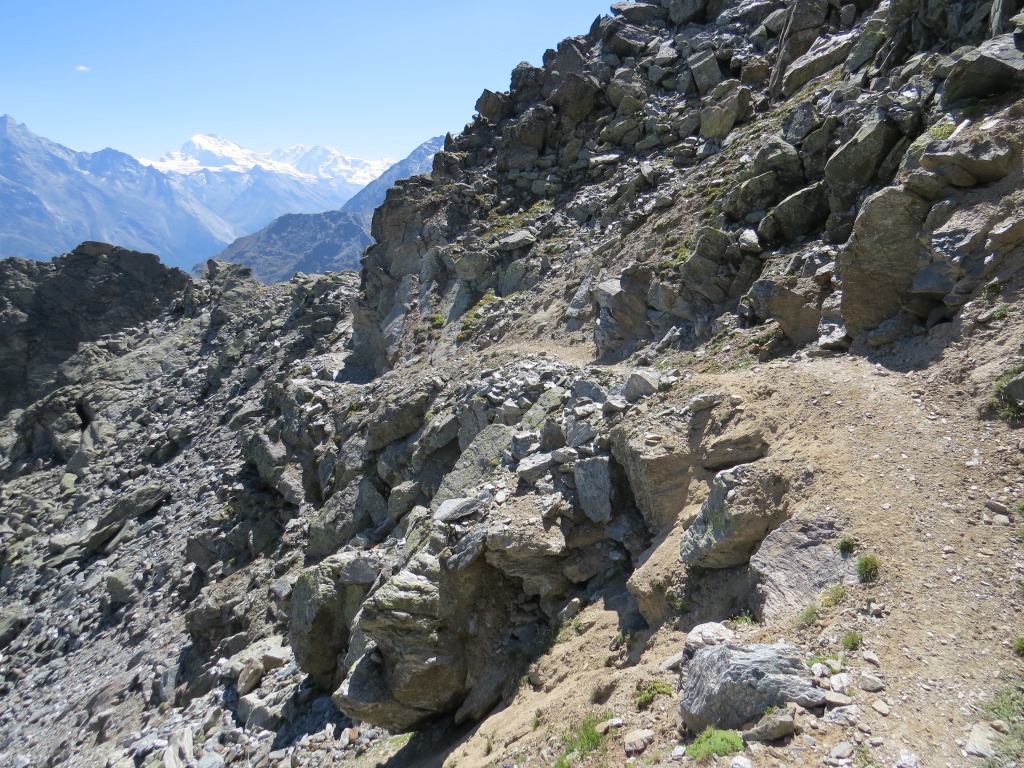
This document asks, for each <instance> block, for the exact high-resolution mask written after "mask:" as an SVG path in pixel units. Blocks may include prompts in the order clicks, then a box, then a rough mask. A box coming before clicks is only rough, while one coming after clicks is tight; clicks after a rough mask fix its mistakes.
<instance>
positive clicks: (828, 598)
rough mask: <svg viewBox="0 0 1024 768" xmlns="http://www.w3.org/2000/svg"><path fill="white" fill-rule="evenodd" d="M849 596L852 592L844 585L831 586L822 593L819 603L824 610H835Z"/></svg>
mask: <svg viewBox="0 0 1024 768" xmlns="http://www.w3.org/2000/svg"><path fill="white" fill-rule="evenodd" d="M849 594H850V591H849V590H848V589H847V588H846V587H845V586H843V585H842V584H829V585H828V586H827V587H825V589H823V590H822V591H821V595H820V596H819V597H818V601H819V602H820V603H821V606H822V608H834V607H835V606H837V605H839V604H840V603H841V602H843V601H844V600H845V599H846V598H847V596H848V595H849Z"/></svg>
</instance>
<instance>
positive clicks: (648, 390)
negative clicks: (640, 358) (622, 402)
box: [622, 371, 659, 403]
mask: <svg viewBox="0 0 1024 768" xmlns="http://www.w3.org/2000/svg"><path fill="white" fill-rule="evenodd" d="M658 381H659V377H658V376H656V375H654V374H650V373H645V372H643V371H636V372H634V373H631V374H629V378H627V379H626V384H625V386H624V388H623V391H622V394H623V397H625V398H626V400H628V401H629V402H631V403H635V402H637V401H638V400H641V399H642V398H645V397H650V396H651V395H653V394H654V393H655V392H657V391H658Z"/></svg>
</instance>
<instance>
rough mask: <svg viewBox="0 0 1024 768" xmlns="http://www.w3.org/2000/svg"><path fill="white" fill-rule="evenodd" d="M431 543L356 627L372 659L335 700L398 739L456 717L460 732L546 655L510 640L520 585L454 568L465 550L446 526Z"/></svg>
mask: <svg viewBox="0 0 1024 768" xmlns="http://www.w3.org/2000/svg"><path fill="white" fill-rule="evenodd" d="M423 534H424V535H425V536H426V538H425V540H424V542H423V544H422V546H421V548H420V550H419V551H418V552H417V553H416V554H415V555H414V556H413V557H412V559H411V560H410V561H409V562H408V563H407V564H406V566H405V567H404V568H403V569H402V570H401V571H399V572H398V573H397V574H395V575H394V576H392V577H391V578H390V579H389V580H388V581H387V582H386V583H385V584H383V585H382V586H381V587H380V588H379V589H377V590H376V591H375V592H373V593H372V594H371V595H370V596H369V597H368V598H367V599H366V600H365V601H364V603H363V606H362V609H361V610H360V612H359V615H358V617H357V618H356V620H355V625H356V627H358V630H359V631H360V632H361V633H363V634H364V635H365V637H366V639H367V645H366V650H365V652H363V653H362V654H361V655H359V656H358V658H356V659H355V661H354V662H353V663H351V664H350V665H349V666H348V668H347V669H345V670H343V671H342V674H343V676H344V679H343V681H342V684H341V687H340V688H339V689H338V691H337V692H336V693H335V694H334V696H333V700H334V702H335V704H336V705H337V706H338V708H339V709H340V710H341V711H342V712H344V713H345V714H347V715H349V716H350V717H352V718H355V719H358V720H364V721H367V722H370V723H373V724H374V725H379V726H381V727H383V728H386V729H387V730H389V731H392V732H395V733H400V732H405V731H409V730H414V729H416V728H417V727H419V726H421V725H422V724H423V723H425V722H426V721H428V720H430V719H432V718H436V717H437V716H439V715H443V714H446V713H452V712H454V713H455V718H456V721H457V722H461V721H462V720H465V719H469V718H476V717H480V716H482V715H483V714H484V713H485V712H486V711H487V710H488V709H490V708H491V707H492V706H493V705H494V704H495V703H496V702H497V700H498V699H499V698H500V696H501V692H502V690H503V689H504V687H505V685H506V684H507V683H508V681H509V680H510V679H511V677H512V676H513V675H514V674H515V671H516V669H517V666H516V661H517V660H518V659H519V658H522V657H523V656H524V655H528V654H530V653H533V652H535V650H536V649H535V648H534V647H533V646H532V645H529V642H530V640H535V638H528V639H526V640H524V639H523V638H524V637H527V636H528V633H522V634H518V635H517V636H512V635H510V633H509V632H508V624H507V622H508V616H509V613H510V612H511V611H512V610H513V607H514V606H515V605H516V599H517V597H518V596H520V595H521V593H519V592H518V591H517V590H516V589H515V588H514V587H513V585H512V583H511V582H510V581H509V580H507V579H506V578H505V577H504V576H503V575H502V574H501V572H499V571H497V570H496V569H494V568H493V567H492V566H490V565H488V564H487V562H486V561H485V559H484V558H482V557H475V558H467V560H466V562H465V563H462V564H460V565H459V566H458V568H450V567H449V566H448V558H449V557H451V558H452V559H456V558H457V555H458V551H459V550H460V548H461V545H462V542H454V543H451V542H450V534H449V531H448V530H446V526H445V524H444V523H434V522H432V523H430V528H429V529H427V530H426V531H423ZM467 538H468V537H467ZM450 543H451V548H449V544H450ZM374 646H375V647H374Z"/></svg>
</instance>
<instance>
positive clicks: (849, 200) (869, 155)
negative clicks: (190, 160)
mask: <svg viewBox="0 0 1024 768" xmlns="http://www.w3.org/2000/svg"><path fill="white" fill-rule="evenodd" d="M900 135H901V134H900V129H899V127H898V126H897V125H896V123H894V122H893V121H892V120H888V119H882V120H879V119H874V120H869V121H868V122H866V123H865V124H864V125H863V126H862V127H861V129H860V130H859V131H857V133H856V135H855V136H854V137H853V138H852V139H850V140H849V141H848V142H846V143H845V144H843V145H842V146H841V147H840V148H839V149H837V150H836V152H835V154H834V155H832V157H830V158H829V160H828V162H827V163H825V181H826V182H827V183H828V189H829V194H830V196H831V198H832V210H833V211H835V212H837V213H838V212H842V211H845V210H846V209H847V208H849V207H850V206H851V205H852V204H853V203H854V202H855V201H856V199H857V196H858V195H859V194H860V193H861V192H862V191H863V190H864V189H865V187H867V186H869V185H870V184H871V182H872V180H873V179H874V178H875V174H876V173H877V172H878V169H879V168H880V167H881V165H882V162H883V161H884V160H885V158H886V157H887V156H888V155H889V152H891V151H892V148H893V147H895V146H896V142H897V141H899V138H900Z"/></svg>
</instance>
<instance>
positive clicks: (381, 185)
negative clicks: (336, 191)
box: [341, 136, 444, 213]
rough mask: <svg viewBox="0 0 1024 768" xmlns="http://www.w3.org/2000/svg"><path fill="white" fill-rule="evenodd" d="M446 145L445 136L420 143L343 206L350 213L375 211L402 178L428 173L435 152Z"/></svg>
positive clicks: (342, 208)
mask: <svg viewBox="0 0 1024 768" xmlns="http://www.w3.org/2000/svg"><path fill="white" fill-rule="evenodd" d="M443 145H444V136H437V137H435V138H433V139H428V140H427V141H425V142H423V143H422V144H420V145H419V146H418V147H416V149H414V150H413V151H412V152H410V153H409V156H408V157H406V158H405V159H404V160H399V161H398V162H397V163H395V164H394V165H392V166H391V167H390V168H388V169H387V170H386V171H384V172H383V173H382V174H381V175H380V176H378V177H377V178H376V179H374V180H373V181H371V182H369V183H368V184H367V185H366V186H365V187H363V189H361V190H359V192H357V193H356V194H355V195H353V196H352V199H351V200H349V201H348V202H347V203H345V205H343V206H342V207H341V210H343V211H348V212H349V213H373V212H374V210H375V209H376V208H377V207H378V206H379V205H380V204H381V203H383V202H384V198H385V197H386V196H387V193H388V190H389V189H391V187H393V186H394V185H395V182H397V181H399V180H400V179H408V178H409V177H410V176H418V175H419V174H421V173H427V172H428V171H429V170H430V169H431V168H432V167H433V160H434V154H435V153H436V152H437V151H438V150H439V149H441V147H442V146H443Z"/></svg>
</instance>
